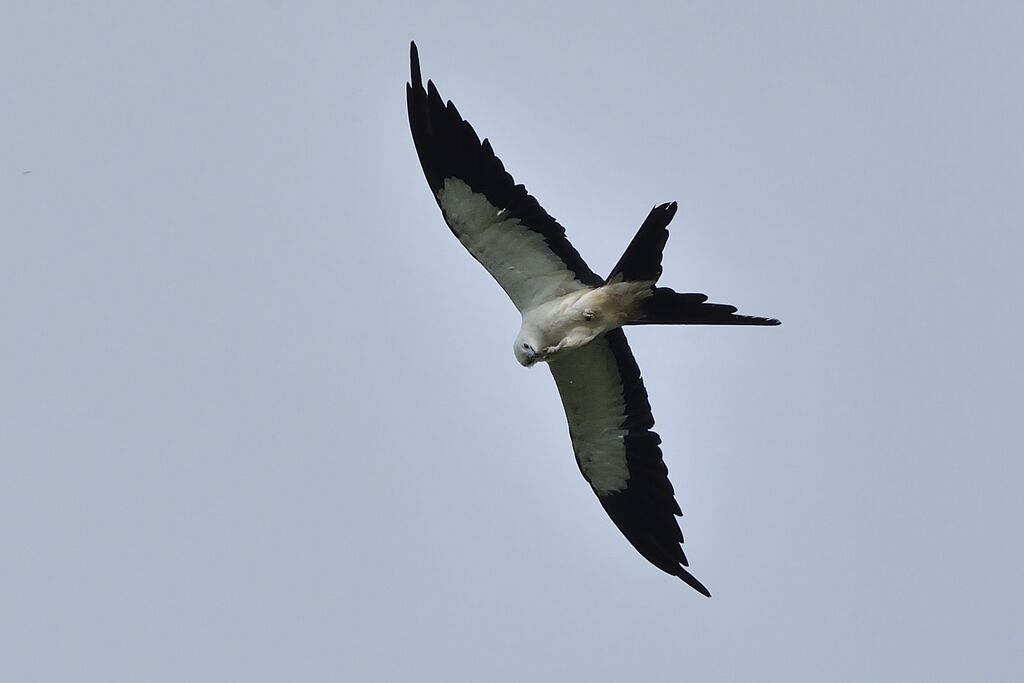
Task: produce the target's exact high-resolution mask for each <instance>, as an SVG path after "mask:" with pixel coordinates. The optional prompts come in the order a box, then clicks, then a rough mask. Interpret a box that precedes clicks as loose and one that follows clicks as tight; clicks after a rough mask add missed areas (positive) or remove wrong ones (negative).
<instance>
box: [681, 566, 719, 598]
mask: <svg viewBox="0 0 1024 683" xmlns="http://www.w3.org/2000/svg"><path fill="white" fill-rule="evenodd" d="M676 576H678V577H679V578H680V579H682V580H683V582H684V583H685V584H686V585H687V586H689V587H690V588H692V589H693V590H695V591H697V592H698V593H700V594H701V595H703V596H704V597H706V598H710V597H711V591H709V590H708V589H707V588H706V587H705V586H704V584H703V583H701V582H700V581H698V580H697V578H696V577H695V576H694V575H693V574H691V573H690V572H688V571H686V570H685V569H683V568H682V567H679V569H678V571H677V572H676Z"/></svg>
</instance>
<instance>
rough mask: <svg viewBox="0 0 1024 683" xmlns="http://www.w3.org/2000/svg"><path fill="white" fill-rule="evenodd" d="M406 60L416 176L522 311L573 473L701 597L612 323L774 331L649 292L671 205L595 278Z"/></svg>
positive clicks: (530, 358) (521, 339) (640, 388)
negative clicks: (556, 404)
mask: <svg viewBox="0 0 1024 683" xmlns="http://www.w3.org/2000/svg"><path fill="white" fill-rule="evenodd" d="M411 60H412V83H411V84H407V86H406V94H407V98H408V105H409V125H410V127H411V128H412V137H413V141H414V142H415V144H416V153H417V154H418V155H419V159H420V164H421V165H422V166H423V173H424V174H425V175H426V177H427V183H428V184H429V185H430V191H431V192H432V193H433V194H434V198H435V199H436V200H437V204H438V206H440V207H441V213H442V214H443V215H444V219H445V222H447V223H448V227H449V228H451V231H452V232H453V233H455V236H456V237H457V238H458V239H459V241H460V242H462V245H463V246H464V247H466V249H468V250H469V253H470V254H472V255H473V257H474V258H475V259H476V260H477V261H479V262H480V263H481V264H482V265H483V267H484V268H486V269H487V272H489V273H490V274H491V276H492V277H493V278H494V279H495V280H497V281H498V284H499V285H501V287H502V289H504V290H505V293H506V294H508V296H509V298H511V299H512V303H513V304H515V306H516V308H518V309H519V312H520V313H521V314H522V319H523V322H522V327H521V328H520V330H519V334H518V336H517V337H516V340H515V345H514V347H513V350H514V351H515V356H516V359H517V360H518V361H519V362H520V363H521V364H522V365H525V366H527V367H528V366H531V365H533V364H535V363H536V362H538V361H545V362H547V363H548V367H550V368H551V374H552V375H554V378H555V384H556V385H557V386H558V393H559V394H560V395H561V397H562V405H563V406H564V407H565V414H566V417H567V418H568V421H569V438H570V439H571V441H572V447H573V450H574V451H575V453H576V462H577V463H578V464H579V468H580V472H582V473H583V477H584V478H585V479H586V480H587V482H589V483H590V486H591V488H593V489H594V493H596V494H597V498H598V500H599V501H601V505H602V506H604V509H605V511H606V512H607V513H608V515H609V516H611V518H612V521H613V522H615V525H616V526H618V528H619V530H620V531H622V533H623V534H624V535H625V536H626V538H627V539H628V540H629V542H630V543H632V544H633V546H634V547H635V548H636V549H637V550H638V551H640V554H641V555H643V556H644V557H645V558H647V559H648V560H649V561H650V562H651V563H652V564H653V565H654V566H656V567H657V568H658V569H661V570H662V571H665V572H667V573H669V574H672V575H673V576H678V577H679V578H680V579H682V580H683V581H685V582H686V583H687V584H689V585H690V586H692V587H693V588H695V589H696V590H698V591H700V592H701V593H703V594H704V595H708V596H710V593H708V589H707V588H705V587H704V585H703V584H701V582H700V581H698V580H697V579H696V578H694V577H693V576H692V575H691V574H690V573H689V572H688V571H687V570H686V569H685V568H684V567H687V566H688V563H687V561H686V555H684V554H683V549H682V547H681V544H682V542H683V535H682V533H681V532H680V530H679V524H678V523H677V521H676V517H677V516H681V515H682V513H681V512H680V510H679V505H678V504H677V503H676V500H675V497H674V492H673V490H672V484H671V483H670V482H669V480H668V469H667V468H666V467H665V463H664V461H663V460H662V455H661V448H660V447H659V445H658V444H660V443H661V438H660V437H659V436H658V434H657V433H655V432H654V431H652V427H653V426H654V417H653V416H652V415H651V406H650V404H649V403H648V401H647V391H646V390H645V389H644V385H643V381H642V380H641V378H640V369H639V368H638V367H637V364H636V361H635V360H634V359H633V354H632V353H631V352H630V350H629V344H628V343H627V342H626V335H625V334H623V332H622V326H623V325H657V324H661V325H778V324H779V321H778V320H775V319H773V318H756V317H752V316H745V315H737V314H736V308H735V307H734V306H728V305H724V304H712V303H707V299H708V297H707V296H705V295H703V294H680V293H677V292H674V291H672V290H671V289H668V288H665V287H658V286H657V282H658V277H659V276H660V275H661V253H662V249H663V248H664V247H665V242H666V241H667V240H668V230H667V226H668V224H669V221H671V220H672V217H673V216H674V215H675V213H676V204H675V202H672V203H670V204H661V205H660V206H656V207H654V209H652V210H651V213H650V215H648V216H647V219H646V220H645V221H644V222H643V225H641V226H640V230H639V231H638V232H637V233H636V236H635V237H634V238H633V241H632V242H630V244H629V246H628V247H626V251H625V253H623V255H622V258H621V259H619V262H618V263H617V264H615V267H614V268H612V271H611V274H610V275H609V276H608V277H607V278H602V277H599V276H598V275H597V274H596V273H594V271H592V270H591V269H590V268H589V267H587V264H586V263H585V262H584V261H583V259H582V258H581V257H580V255H579V253H577V251H576V250H575V249H574V248H573V246H572V245H571V244H570V243H569V240H567V239H566V237H565V229H564V228H563V227H562V226H561V225H559V224H558V222H557V221H556V220H555V219H554V218H552V217H551V216H550V215H548V213H547V212H546V211H544V209H543V208H541V206H540V204H538V203H537V200H536V199H534V198H533V197H532V196H530V194H528V193H527V191H526V188H525V187H523V186H522V185H517V184H516V182H515V181H514V180H513V179H512V176H511V175H509V174H508V173H507V172H506V171H505V167H504V166H503V165H502V163H501V161H499V160H498V157H496V156H495V155H494V150H493V149H491V143H490V142H488V141H487V140H484V141H483V142H481V141H480V139H479V138H478V137H477V135H476V133H475V132H474V131H473V128H472V127H471V126H470V125H469V123H467V122H466V121H464V120H463V119H462V117H461V116H460V115H459V112H458V110H457V109H456V108H455V105H454V104H452V103H451V102H450V101H449V102H448V103H447V104H445V102H444V101H443V100H442V99H441V96H440V95H439V94H438V92H437V88H436V87H434V84H433V82H431V81H428V82H427V86H426V89H424V87H423V77H422V76H421V75H420V63H419V56H418V54H417V52H416V45H415V43H414V44H413V45H412V49H411Z"/></svg>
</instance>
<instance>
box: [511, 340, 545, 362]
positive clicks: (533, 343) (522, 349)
mask: <svg viewBox="0 0 1024 683" xmlns="http://www.w3.org/2000/svg"><path fill="white" fill-rule="evenodd" d="M539 346H540V343H539V342H538V341H537V340H535V339H531V335H528V334H523V333H520V334H519V336H518V337H516V343H515V346H513V347H512V350H513V351H515V354H516V360H517V361H519V364H520V365H522V366H523V367H524V368H528V367H530V366H532V365H533V364H535V363H536V362H537V361H539V360H541V354H540V351H538V350H537V348H538V347H539Z"/></svg>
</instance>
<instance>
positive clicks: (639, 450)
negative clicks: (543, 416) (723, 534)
mask: <svg viewBox="0 0 1024 683" xmlns="http://www.w3.org/2000/svg"><path fill="white" fill-rule="evenodd" d="M549 365H550V367H551V374H552V375H554V377H555V384H557V385H558V393H559V394H560V395H561V397H562V405H563V406H564V407H565V415H566V417H567V418H568V420H569V437H570V438H571V439H572V447H573V450H574V451H575V452H576V462H577V463H578V464H579V466H580V471H581V472H582V473H583V476H584V477H585V478H586V480H587V481H588V482H590V486H591V488H593V489H594V493H596V494H597V498H598V500H600V501H601V505H602V506H604V509H605V511H606V512H607V513H608V515H609V516H610V517H611V518H612V521H613V522H615V525H616V526H617V527H618V528H619V530H620V531H621V532H622V533H623V534H625V536H626V538H627V539H629V542H630V543H632V544H633V547H635V548H636V549H637V550H639V551H640V554H641V555H643V556H644V557H646V558H647V559H648V560H649V561H650V562H651V563H652V564H653V565H654V566H656V567H657V568H658V569H661V570H662V571H665V572H667V573H669V574H672V575H673V576H678V577H679V578H680V579H682V580H683V581H685V582H686V583H687V584H689V585H690V586H692V587H693V588H695V589H696V590H697V591H699V592H701V593H703V594H704V595H707V596H709V597H710V595H711V594H710V593H709V592H708V589H707V588H705V587H704V585H703V584H702V583H701V582H700V581H698V580H697V579H696V578H694V577H693V575H692V574H690V572H688V571H686V569H684V567H686V566H688V563H687V561H686V555H685V554H683V549H682V547H681V544H682V542H683V534H682V532H681V531H680V530H679V524H678V522H677V521H676V517H677V516H680V515H682V513H681V512H680V510H679V505H678V504H677V503H676V499H675V493H674V491H673V489H672V483H671V482H670V481H669V480H668V468H667V467H665V462H664V460H663V459H662V457H661V448H660V447H659V444H660V443H661V437H660V436H658V434H657V433H656V432H653V431H651V430H652V428H653V427H654V416H653V415H651V404H650V403H649V402H648V401H647V390H646V389H644V384H643V380H641V378H640V368H638V367H637V364H636V360H634V359H633V353H632V352H631V351H630V350H629V344H628V342H627V341H626V335H625V334H624V333H623V332H622V330H621V329H616V330H612V331H611V332H608V333H607V334H605V335H603V336H601V337H598V338H596V339H594V340H593V341H592V342H590V343H589V344H587V345H586V346H583V347H581V348H579V349H576V350H574V351H572V352H571V353H568V354H566V355H565V356H563V357H562V358H559V359H558V360H556V361H553V362H551V363H550V364H549Z"/></svg>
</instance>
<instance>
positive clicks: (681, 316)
mask: <svg viewBox="0 0 1024 683" xmlns="http://www.w3.org/2000/svg"><path fill="white" fill-rule="evenodd" d="M707 300H708V297H707V295H706V294H680V293H679V292H673V291H672V290H671V289H668V288H667V287H655V288H654V294H653V295H651V297H650V298H648V299H645V300H644V302H643V303H642V304H641V313H640V317H639V318H637V319H635V320H631V321H630V322H628V323H626V324H627V325H781V323H780V322H779V321H778V320H776V319H775V318H760V317H757V316H752V315H739V314H737V313H736V307H735V306H730V305H728V304H709V303H707Z"/></svg>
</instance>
